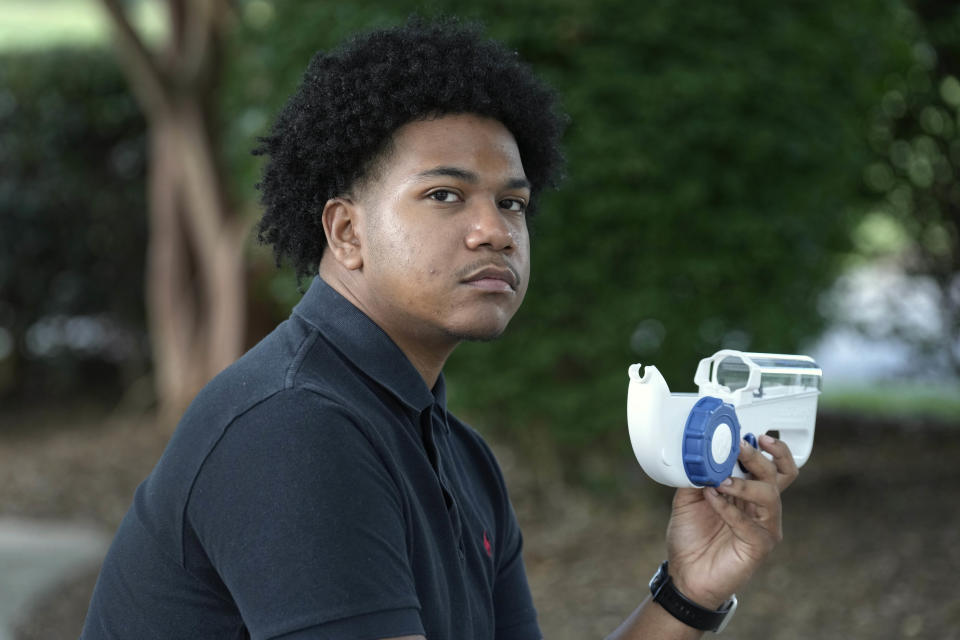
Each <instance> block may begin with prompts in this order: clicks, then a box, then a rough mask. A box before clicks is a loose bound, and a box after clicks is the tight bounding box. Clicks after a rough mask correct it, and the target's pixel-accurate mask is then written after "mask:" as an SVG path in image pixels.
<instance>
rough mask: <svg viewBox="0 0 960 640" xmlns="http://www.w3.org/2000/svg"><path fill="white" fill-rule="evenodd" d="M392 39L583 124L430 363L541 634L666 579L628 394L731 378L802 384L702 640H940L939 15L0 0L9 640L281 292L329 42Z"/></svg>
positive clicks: (71, 569)
mask: <svg viewBox="0 0 960 640" xmlns="http://www.w3.org/2000/svg"><path fill="white" fill-rule="evenodd" d="M414 11H416V12H419V13H422V14H424V15H435V14H438V13H444V14H454V15H459V16H462V17H464V18H471V19H479V20H481V21H482V22H483V23H484V24H485V25H486V27H487V31H488V33H489V34H490V35H491V36H492V37H495V38H497V39H500V40H502V41H504V42H506V43H507V44H508V46H510V47H511V48H514V49H516V50H517V51H518V52H519V54H520V56H521V57H522V58H523V59H525V60H526V61H528V62H529V63H530V64H531V65H532V66H533V67H534V68H535V70H536V71H537V72H538V73H539V74H540V75H541V76H542V77H544V78H545V79H546V80H547V81H548V82H549V83H550V84H552V85H553V86H554V87H555V88H556V89H557V90H558V92H559V94H560V96H561V101H562V104H563V108H564V109H565V110H566V111H567V113H569V115H570V127H569V129H568V130H567V133H566V136H565V141H564V147H565V150H566V154H567V157H568V177H567V179H566V181H565V183H564V185H563V187H562V188H561V190H560V191H559V192H556V193H548V194H546V195H545V196H544V198H543V202H542V205H541V207H540V213H539V214H538V216H537V218H536V219H535V221H534V223H533V276H532V282H531V287H530V291H529V293H528V295H527V300H526V302H525V304H524V307H523V309H522V310H521V311H520V313H519V314H518V315H517V317H516V318H515V319H514V321H513V322H512V324H511V326H510V329H509V330H508V332H507V334H506V335H505V336H504V337H503V338H502V339H500V340H499V341H497V342H494V343H490V344H467V345H463V346H462V347H461V348H460V349H458V351H457V352H456V353H455V354H454V356H453V357H452V359H451V361H450V362H449V364H448V367H447V369H446V372H447V378H448V385H449V398H450V405H451V407H452V408H453V409H454V411H456V412H457V413H459V414H460V415H462V416H464V417H465V418H467V419H468V420H469V421H471V422H472V423H473V424H474V425H475V426H476V427H477V428H478V429H479V430H480V431H481V432H482V433H484V434H485V435H486V436H487V437H488V438H489V439H490V440H491V441H492V442H493V444H494V446H495V448H496V450H497V452H498V456H499V458H500V461H501V464H502V466H503V467H504V471H505V473H506V475H507V477H508V482H509V484H510V487H511V491H512V496H513V500H514V502H515V504H516V507H517V511H518V515H519V517H520V520H521V524H522V525H523V527H524V531H525V535H526V549H527V551H526V556H525V557H526V560H527V565H528V571H529V574H530V580H531V584H532V587H533V589H534V597H535V600H536V602H537V605H538V609H539V611H540V616H541V623H542V627H543V629H544V632H545V634H546V637H548V638H553V639H556V638H586V637H603V636H604V635H605V634H606V633H609V632H610V631H611V630H612V629H613V628H615V627H616V625H617V624H618V623H619V621H620V620H621V619H622V618H623V617H625V616H626V615H627V614H628V613H629V612H630V611H631V610H632V609H633V608H634V607H635V606H636V604H638V603H639V602H640V600H642V598H643V597H644V595H645V593H646V592H647V588H646V583H647V580H648V579H649V577H650V575H651V574H652V573H653V571H654V570H655V568H656V566H657V564H658V563H659V562H660V560H661V559H662V556H663V554H664V548H663V535H664V530H665V525H666V521H667V517H668V514H669V503H670V496H671V492H670V491H669V490H668V489H666V488H663V487H659V486H655V485H654V484H653V483H652V481H650V480H648V479H647V478H646V477H645V476H644V475H643V473H642V471H641V470H640V469H639V467H638V466H637V464H636V462H635V461H634V460H633V458H632V453H631V451H630V446H629V440H628V438H627V433H626V420H625V412H624V408H625V399H626V393H625V392H626V382H627V377H626V370H627V366H628V365H629V364H631V363H634V362H643V363H644V364H655V365H656V366H657V367H658V368H659V369H660V370H661V371H662V372H663V373H664V375H665V377H666V379H667V381H668V383H669V384H670V387H671V390H673V391H693V390H694V385H693V373H694V369H695V366H696V363H697V362H698V361H699V359H700V358H701V357H705V356H707V355H710V354H712V353H713V352H714V351H716V350H717V349H719V348H734V349H743V350H750V351H767V352H779V353H805V354H809V355H812V356H813V357H814V358H816V359H817V361H818V362H819V363H820V364H821V366H822V367H823V370H824V393H823V395H822V396H821V402H820V413H819V416H818V425H817V439H816V443H815V446H814V451H813V456H812V458H811V460H810V462H809V463H808V464H807V466H806V467H804V469H803V471H802V473H801V477H800V479H799V480H798V481H797V483H796V484H795V485H794V486H793V487H792V488H791V489H790V491H789V492H787V494H785V496H784V507H785V513H784V522H785V533H786V539H785V541H784V542H783V544H782V545H781V546H780V547H778V549H777V550H776V551H775V553H774V556H773V557H772V558H771V560H770V562H769V563H768V565H766V566H765V567H764V568H763V570H762V571H761V572H760V573H758V575H757V576H756V577H755V578H754V580H753V581H752V582H751V584H750V586H749V587H748V591H747V592H745V593H744V594H741V603H742V604H741V609H740V611H739V612H738V614H737V619H736V620H735V621H734V622H733V624H732V626H731V627H730V629H729V630H728V632H727V633H733V634H734V635H736V636H738V637H743V638H757V639H759V638H808V637H822V638H851V637H870V638H907V637H920V638H928V637H929V638H958V637H960V599H958V598H957V597H956V588H955V586H953V585H954V584H955V578H954V577H955V575H956V574H957V571H958V570H960V545H958V544H957V542H958V540H960V515H958V513H957V508H956V505H957V498H958V497H960V496H958V495H957V491H956V489H955V486H956V483H957V480H958V479H960V471H958V469H957V465H956V461H957V459H958V456H960V381H958V380H960V379H958V374H960V6H958V5H957V3H956V2H954V1H953V0H950V1H947V0H915V1H909V0H847V1H846V2H839V3H813V2H806V1H802V0H784V1H783V2H779V3H770V2H766V1H765V0H740V1H739V2H737V3H736V4H734V3H720V2H718V3H696V5H694V4H691V3H681V2H675V1H671V0H656V1H649V2H635V1H632V0H596V1H594V2H591V3H584V2H579V1H576V0H511V1H510V2H506V1H496V0H487V1H485V2H477V1H474V2H470V1H465V0H460V1H459V2H453V1H452V0H450V1H448V0H435V1H433V2H429V3H424V2H413V1H409V0H391V1H387V0H381V1H378V2H375V1H370V0H363V1H355V2H349V3H344V2H332V1H316V2H294V1H292V0H236V1H234V2H229V3H228V2H225V1H224V2H217V1H214V0H194V1H193V2H190V1H188V0H137V1H134V0H130V1H123V0H0V640H4V639H6V638H17V639H18V640H27V639H32V638H51V639H53V638H71V637H76V635H77V634H78V633H79V629H80V625H81V624H82V619H83V616H84V613H85V610H86V605H87V602H88V600H89V595H90V590H91V589H92V585H93V580H94V579H95V577H96V571H97V564H98V561H99V559H100V557H102V553H103V552H104V549H105V547H104V545H105V544H107V543H108V542H109V539H110V537H111V535H112V533H113V530H114V529H115V527H116V526H117V524H118V523H119V520H120V518H121V517H122V516H123V513H124V512H125V511H126V509H127V507H128V505H129V502H130V499H131V497H132V493H133V490H134V488H135V486H136V485H137V484H138V483H139V482H140V481H141V480H142V479H143V477H144V476H145V475H146V474H147V473H148V472H149V470H150V468H151V467H152V465H153V463H154V462H155V461H156V459H157V457H158V456H159V455H160V452H161V451H162V449H163V446H164V444H165V442H166V440H167V439H168V438H169V435H170V433H171V431H172V429H173V425H174V424H175V422H176V419H177V417H178V416H179V414H180V412H181V411H182V409H183V407H184V406H185V404H186V403H187V402H189V400H190V399H191V398H192V396H193V394H194V393H195V392H196V390H197V389H198V388H199V387H200V386H202V385H203V384H204V383H205V382H206V381H207V380H208V379H209V378H210V377H212V376H213V375H214V374H215V373H216V372H217V371H219V370H220V369H221V368H222V367H223V366H225V365H226V364H228V363H229V362H231V361H232V360H234V359H235V358H236V357H238V356H239V355H240V354H241V353H242V352H243V351H244V350H245V349H246V348H248V347H249V346H251V345H253V344H255V343H256V342H257V341H258V340H259V339H260V338H261V337H263V336H264V335H265V334H266V333H267V332H268V331H270V329H272V327H273V326H274V325H276V324H277V323H278V322H280V321H281V320H283V319H284V318H285V317H286V316H287V314H288V313H289V310H290V308H291V307H292V305H293V304H295V302H296V301H297V300H298V299H299V296H300V291H301V288H300V286H299V285H298V283H297V280H296V278H295V276H294V275H293V274H292V272H291V271H290V270H289V269H287V268H285V267H284V268H280V269H278V268H277V267H276V266H275V264H274V261H273V257H272V254H271V252H270V250H269V248H264V247H262V246H259V245H258V244H257V242H256V240H255V238H254V237H253V233H252V231H251V230H252V227H253V225H254V224H255V222H256V220H257V216H258V201H257V198H258V196H257V191H256V189H255V184H256V182H257V180H258V175H259V170H260V166H261V163H262V159H260V158H258V157H254V156H252V155H251V154H250V150H251V149H252V148H253V147H254V146H256V144H257V142H256V139H257V136H258V135H262V134H264V133H265V132H266V131H267V129H268V127H269V125H270V123H271V122H272V120H273V118H274V117H275V115H276V113H277V111H278V110H279V108H280V107H281V105H282V104H283V103H284V101H285V100H286V97H287V96H288V95H289V94H290V93H291V92H292V91H293V89H294V88H295V86H296V84H297V83H298V82H299V80H300V76H301V74H302V73H303V70H304V69H305V67H306V64H307V62H308V61H309V59H310V57H311V55H312V54H313V53H314V52H315V51H316V50H318V49H324V48H328V47H330V46H332V45H334V44H335V43H337V42H339V41H341V40H342V39H343V38H345V37H347V36H348V35H349V34H351V33H355V32H357V31H359V30H366V29H371V28H376V27H382V26H387V25H392V24H396V23H398V22H401V21H402V20H403V19H404V18H405V17H406V16H407V15H408V14H410V13H411V12H414ZM306 284H307V283H306V282H304V283H302V286H303V287H305V286H306ZM5 634H6V635H5Z"/></svg>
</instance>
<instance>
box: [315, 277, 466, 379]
mask: <svg viewBox="0 0 960 640" xmlns="http://www.w3.org/2000/svg"><path fill="white" fill-rule="evenodd" d="M331 271H332V269H325V268H324V265H323V263H322V262H321V265H320V273H319V275H320V278H321V279H322V280H323V281H324V282H326V283H327V284H328V285H329V286H330V287H331V288H332V289H333V290H334V291H336V292H337V293H339V294H340V295H342V296H343V297H344V298H346V299H347V300H348V301H349V302H350V303H351V304H352V305H353V306H355V307H356V308H357V309H359V310H360V311H362V312H363V314H364V315H366V316H367V317H368V318H370V320H372V321H373V322H374V323H375V324H376V325H377V326H378V327H380V328H381V329H382V330H383V331H384V333H386V334H387V335H388V336H389V337H390V339H391V340H393V342H394V344H396V345H397V346H398V347H399V348H400V350H401V351H402V352H403V354H404V355H405V356H406V357H407V360H409V361H410V364H412V365H413V367H414V368H415V369H416V370H417V372H418V373H419V374H420V377H421V378H423V381H424V383H425V384H426V385H427V388H428V389H431V390H432V389H433V387H434V385H436V384H437V379H438V378H439V377H440V373H441V372H442V371H443V365H444V364H445V363H446V361H447V358H449V357H450V354H451V353H453V350H454V349H455V348H456V347H457V344H459V343H458V342H456V341H453V340H442V341H429V340H427V339H425V338H424V337H423V336H417V335H406V334H404V335H399V334H398V333H397V332H396V331H391V327H390V323H389V322H384V321H382V320H381V319H379V318H378V317H377V316H378V314H377V313H376V311H375V310H374V309H373V307H372V305H369V304H366V303H365V302H364V298H365V296H364V294H363V287H362V286H358V283H357V282H355V281H351V279H350V278H341V277H338V274H337V273H335V272H331Z"/></svg>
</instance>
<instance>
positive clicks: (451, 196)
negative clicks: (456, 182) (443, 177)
mask: <svg viewBox="0 0 960 640" xmlns="http://www.w3.org/2000/svg"><path fill="white" fill-rule="evenodd" d="M427 197H429V198H433V199H434V200H436V201H437V202H457V201H458V200H459V199H460V197H459V196H458V195H457V194H456V193H455V192H453V191H447V190H445V189H440V190H438V191H434V192H433V193H431V194H430V195H429V196H427Z"/></svg>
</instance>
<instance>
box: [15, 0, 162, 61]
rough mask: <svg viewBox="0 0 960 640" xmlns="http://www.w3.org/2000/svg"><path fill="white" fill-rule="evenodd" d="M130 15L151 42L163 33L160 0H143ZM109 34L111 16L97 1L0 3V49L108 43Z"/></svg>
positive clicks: (48, 0)
mask: <svg viewBox="0 0 960 640" xmlns="http://www.w3.org/2000/svg"><path fill="white" fill-rule="evenodd" d="M130 15H131V20H132V21H133V22H134V24H135V25H136V26H137V28H138V29H139V30H140V31H141V33H143V34H144V35H145V37H146V39H147V40H148V41H152V42H154V41H156V40H158V39H159V38H160V37H161V36H162V34H163V24H164V22H163V18H164V16H163V15H162V6H161V4H160V2H159V1H158V0H141V1H140V2H139V3H137V5H136V7H135V8H134V9H132V10H131V12H130ZM110 37H111V25H110V22H109V18H108V17H107V15H106V12H105V10H104V9H103V8H101V7H100V6H99V2H97V0H3V2H2V4H0V51H9V50H25V49H43V48H48V47H52V46H60V45H89V46H108V45H110Z"/></svg>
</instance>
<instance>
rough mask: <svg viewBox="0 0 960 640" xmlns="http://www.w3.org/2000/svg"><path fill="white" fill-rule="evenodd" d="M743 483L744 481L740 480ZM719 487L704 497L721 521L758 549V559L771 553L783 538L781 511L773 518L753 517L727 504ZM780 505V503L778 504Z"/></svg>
mask: <svg viewBox="0 0 960 640" xmlns="http://www.w3.org/2000/svg"><path fill="white" fill-rule="evenodd" d="M738 482H743V480H738ZM757 484H763V483H757ZM767 486H768V487H769V485H767ZM717 489H719V487H708V488H706V489H704V497H705V498H706V500H707V502H709V503H710V506H711V507H713V510H714V511H715V512H716V514H717V515H718V516H720V519H721V520H723V521H724V522H725V523H726V524H727V525H728V526H729V527H730V529H731V530H732V531H733V534H734V535H735V536H736V537H737V538H739V539H740V540H742V541H744V542H746V543H748V544H749V545H751V546H752V547H754V548H756V549H757V551H758V552H759V553H758V554H757V555H758V557H762V556H763V555H766V554H767V553H769V551H770V549H772V548H773V545H774V544H776V542H778V541H779V540H780V539H781V538H782V535H783V534H782V532H781V528H780V522H779V511H777V513H776V514H775V516H774V517H772V518H767V519H766V521H765V519H759V518H755V517H751V516H750V515H749V514H748V513H746V512H745V511H744V510H742V509H738V508H737V506H736V505H734V504H731V503H730V502H727V499H726V495H725V494H723V493H720V492H719V491H718V490H717ZM777 504H778V505H779V501H778V502H777Z"/></svg>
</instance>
